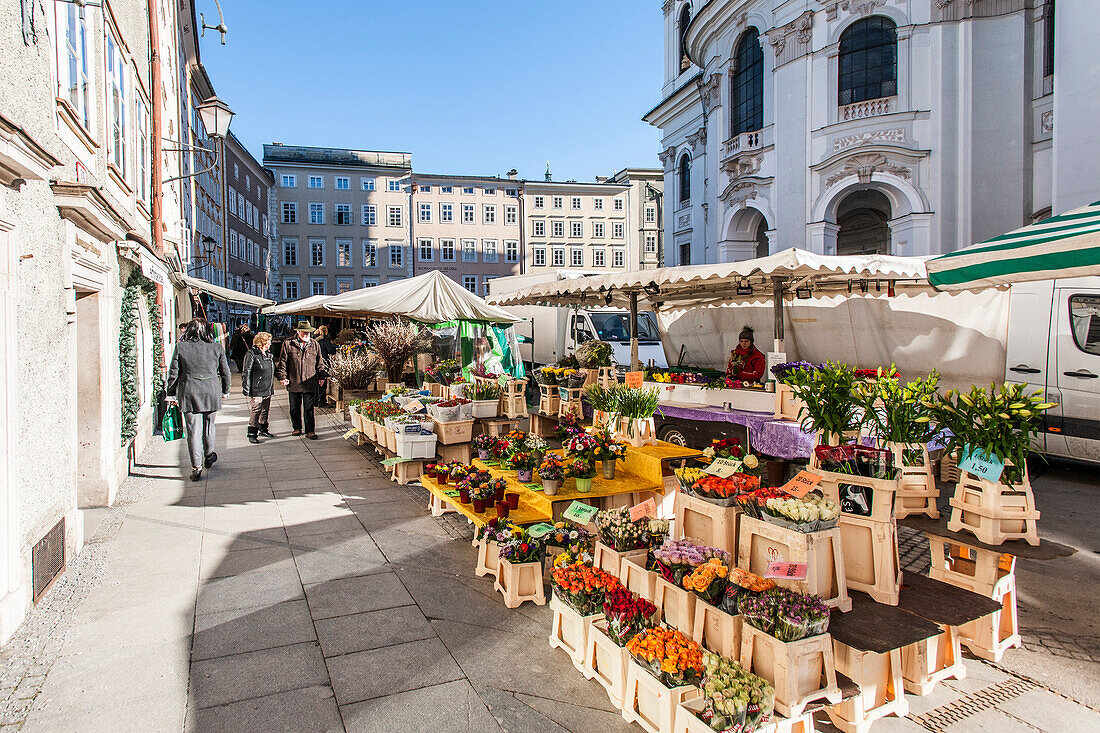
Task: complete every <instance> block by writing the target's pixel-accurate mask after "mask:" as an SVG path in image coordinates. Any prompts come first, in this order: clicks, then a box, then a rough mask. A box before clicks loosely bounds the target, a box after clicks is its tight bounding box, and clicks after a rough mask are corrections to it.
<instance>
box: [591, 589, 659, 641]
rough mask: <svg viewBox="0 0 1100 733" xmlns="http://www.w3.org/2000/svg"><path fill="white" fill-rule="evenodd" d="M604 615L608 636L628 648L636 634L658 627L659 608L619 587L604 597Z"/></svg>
mask: <svg viewBox="0 0 1100 733" xmlns="http://www.w3.org/2000/svg"><path fill="white" fill-rule="evenodd" d="M603 615H604V618H606V619H607V635H608V636H610V637H611V640H612V641H614V642H615V643H616V644H618V645H619V646H626V643H627V642H628V641H630V640H631V639H633V638H634V636H635V635H636V634H639V633H641V632H642V631H645V630H646V629H651V628H653V627H654V626H655V625H656V622H655V619H656V617H657V607H656V606H654V605H653V604H652V603H650V602H649V601H647V600H646V599H644V598H642V597H641V596H639V595H638V594H637V593H634V592H631V591H628V590H627V589H626V588H623V587H622V586H619V587H618V588H613V589H611V590H609V591H607V593H606V594H605V595H604V599H603Z"/></svg>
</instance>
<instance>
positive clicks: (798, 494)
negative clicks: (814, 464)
mask: <svg viewBox="0 0 1100 733" xmlns="http://www.w3.org/2000/svg"><path fill="white" fill-rule="evenodd" d="M819 483H821V477H820V476H818V475H816V474H812V473H810V472H809V471H799V472H798V475H797V476H795V477H794V478H792V479H791V480H790V481H788V482H787V483H785V484H783V485H782V486H780V487H779V490H780V491H785V492H787V493H788V494H790V495H791V496H793V497H795V498H796V499H801V498H802V497H804V496H805V495H806V494H808V493H810V492H811V491H813V490H814V489H815V488H816V487H817V485H818V484H819Z"/></svg>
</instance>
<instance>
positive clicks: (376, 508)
mask: <svg viewBox="0 0 1100 733" xmlns="http://www.w3.org/2000/svg"><path fill="white" fill-rule="evenodd" d="M353 509H354V510H355V514H356V515H357V516H358V517H359V518H360V519H361V520H362V522H363V524H364V525H368V526H375V527H377V526H378V525H380V524H381V523H383V522H384V521H386V520H404V519H423V518H424V513H425V511H426V505H425V506H420V505H418V504H416V503H415V502H413V501H411V500H409V499H407V498H405V499H399V500H397V501H385V502H375V503H371V504H359V505H358V506H354V507H353Z"/></svg>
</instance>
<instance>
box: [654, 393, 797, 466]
mask: <svg viewBox="0 0 1100 733" xmlns="http://www.w3.org/2000/svg"><path fill="white" fill-rule="evenodd" d="M661 414H663V415H664V416H665V417H675V418H679V419H681V420H700V421H702V422H729V423H734V424H736V425H744V426H745V427H746V428H748V429H749V443H750V444H751V445H752V448H753V449H754V450H755V451H757V452H759V453H763V454H764V455H768V456H774V457H776V458H785V459H787V460H793V459H799V458H802V459H808V458H809V457H810V454H811V453H813V450H814V434H813V433H807V432H805V431H803V430H802V427H801V426H800V425H799V424H798V423H794V422H790V421H789V420H776V419H775V416H774V415H772V414H771V413H770V412H749V411H748V410H723V409H722V408H720V407H683V406H673V405H661Z"/></svg>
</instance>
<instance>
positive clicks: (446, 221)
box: [411, 172, 522, 296]
mask: <svg viewBox="0 0 1100 733" xmlns="http://www.w3.org/2000/svg"><path fill="white" fill-rule="evenodd" d="M512 175H513V176H514V175H515V174H514V172H513V174H512ZM412 180H413V186H412V193H411V196H412V212H413V221H412V232H413V238H412V241H413V242H414V244H415V247H414V251H415V261H414V262H413V268H414V272H415V274H417V275H420V274H423V273H425V272H428V271H429V270H439V271H441V272H444V273H446V274H447V276H448V277H450V278H451V279H453V280H454V281H455V282H457V283H459V284H460V285H462V286H463V287H465V288H466V289H467V290H469V291H470V292H471V293H474V294H476V295H481V296H484V295H486V294H487V293H488V292H489V281H490V280H492V279H493V278H495V277H502V276H506V275H518V274H519V272H520V262H521V259H520V258H521V252H520V238H521V234H522V226H521V221H522V219H521V201H520V190H521V189H520V184H521V182H520V181H518V180H516V179H515V178H514V177H512V178H499V177H482V176H449V175H433V174H429V173H414V174H413V177H412Z"/></svg>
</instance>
